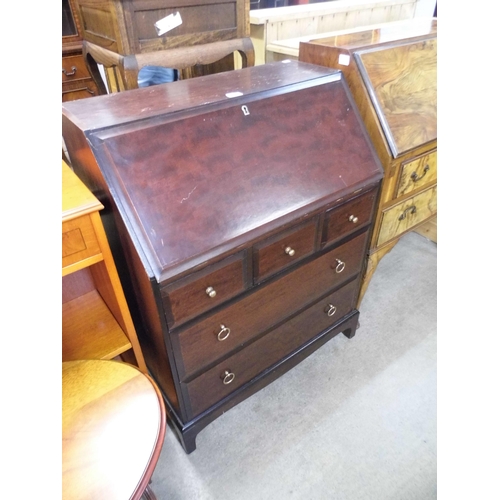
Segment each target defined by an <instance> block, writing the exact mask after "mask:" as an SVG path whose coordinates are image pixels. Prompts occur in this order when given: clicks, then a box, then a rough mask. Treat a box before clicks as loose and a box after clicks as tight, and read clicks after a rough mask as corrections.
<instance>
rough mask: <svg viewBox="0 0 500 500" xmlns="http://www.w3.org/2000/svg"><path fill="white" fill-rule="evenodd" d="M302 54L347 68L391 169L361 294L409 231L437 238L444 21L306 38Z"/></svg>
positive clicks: (387, 172) (387, 171) (381, 154)
mask: <svg viewBox="0 0 500 500" xmlns="http://www.w3.org/2000/svg"><path fill="white" fill-rule="evenodd" d="M299 60H300V61H304V62H309V63H313V64H320V65H324V66H328V67H330V68H336V69H340V70H342V72H343V73H344V74H345V77H346V80H347V82H348V84H349V87H350V89H351V92H352V94H353V96H354V99H355V101H356V103H357V105H358V108H359V110H360V113H361V115H362V117H363V120H364V122H365V125H366V128H367V130H368V133H369V134H370V137H371V140H372V142H373V145H374V147H375V149H376V150H377V153H378V156H379V158H380V160H381V162H382V165H383V167H384V170H385V177H384V182H383V186H382V193H381V197H380V203H379V207H378V210H377V214H376V219H375V226H374V231H373V235H372V238H371V242H370V255H369V263H368V269H367V273H366V276H365V278H364V283H363V288H362V292H361V296H360V299H361V298H362V296H363V294H364V292H365V291H366V288H367V286H368V284H369V282H370V279H371V277H372V275H373V273H374V271H375V269H376V267H377V265H378V263H379V261H380V259H382V257H383V256H384V255H385V254H387V252H389V251H390V250H391V249H392V248H393V247H394V245H395V244H396V243H397V242H398V241H399V239H400V237H401V236H402V235H403V234H404V233H406V232H408V231H413V230H419V229H421V230H422V231H423V232H424V234H425V235H426V236H427V237H429V238H430V239H433V240H434V241H436V242H437V225H436V219H437V78H436V76H437V75H436V73H437V19H435V18H429V19H424V18H417V19H414V20H412V21H409V22H408V23H395V25H394V26H390V25H385V26H384V27H383V28H377V29H370V30H367V31H360V32H356V33H351V34H342V35H338V36H332V37H329V38H322V39H316V40H312V41H310V42H301V43H300V48H299ZM424 225H426V227H425V228H424V227H423V226H424Z"/></svg>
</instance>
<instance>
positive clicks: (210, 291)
mask: <svg viewBox="0 0 500 500" xmlns="http://www.w3.org/2000/svg"><path fill="white" fill-rule="evenodd" d="M205 293H206V294H207V295H208V296H209V297H210V298H211V299H213V298H214V297H215V296H216V295H217V292H216V291H215V290H214V288H213V287H211V286H209V287H208V288H207V289H206V290H205Z"/></svg>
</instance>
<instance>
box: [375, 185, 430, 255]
mask: <svg viewBox="0 0 500 500" xmlns="http://www.w3.org/2000/svg"><path fill="white" fill-rule="evenodd" d="M436 213H437V186H433V187H431V188H429V189H426V190H425V191H422V192H421V193H419V194H418V195H415V196H413V197H412V198H410V199H408V200H405V201H402V202H401V203H398V204H397V205H395V206H393V207H391V208H389V209H387V210H384V211H383V213H382V224H381V228H380V232H379V236H378V241H377V246H381V245H383V244H384V243H387V242H388V241H390V240H392V239H393V238H396V237H397V236H400V235H401V234H403V233H404V232H406V231H409V230H410V229H412V228H413V227H415V226H416V225H417V224H420V223H421V222H424V221H425V220H426V219H428V218H430V217H432V216H433V215H435V214H436Z"/></svg>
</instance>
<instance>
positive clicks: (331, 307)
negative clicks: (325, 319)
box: [325, 304, 337, 317]
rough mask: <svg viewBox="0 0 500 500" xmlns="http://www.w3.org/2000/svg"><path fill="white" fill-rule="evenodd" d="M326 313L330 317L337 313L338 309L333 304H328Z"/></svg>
mask: <svg viewBox="0 0 500 500" xmlns="http://www.w3.org/2000/svg"><path fill="white" fill-rule="evenodd" d="M325 312H326V314H327V315H328V316H330V317H331V316H333V315H334V314H335V313H336V312H337V308H336V307H335V306H334V305H333V304H328V306H327V307H326V309H325Z"/></svg>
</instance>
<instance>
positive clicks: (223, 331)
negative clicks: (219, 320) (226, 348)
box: [217, 325, 231, 342]
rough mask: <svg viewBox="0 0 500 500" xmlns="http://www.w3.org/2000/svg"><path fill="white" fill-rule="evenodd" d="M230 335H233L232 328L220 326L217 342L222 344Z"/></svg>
mask: <svg viewBox="0 0 500 500" xmlns="http://www.w3.org/2000/svg"><path fill="white" fill-rule="evenodd" d="M230 333H231V329H230V328H228V327H227V326H225V325H220V332H219V333H218V334H217V340H218V341H220V342H222V341H223V340H226V339H227V338H228V337H229V334H230Z"/></svg>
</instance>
